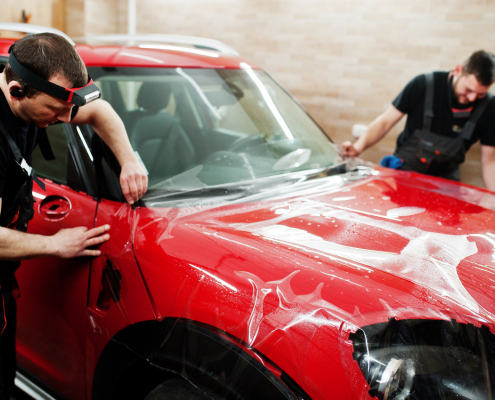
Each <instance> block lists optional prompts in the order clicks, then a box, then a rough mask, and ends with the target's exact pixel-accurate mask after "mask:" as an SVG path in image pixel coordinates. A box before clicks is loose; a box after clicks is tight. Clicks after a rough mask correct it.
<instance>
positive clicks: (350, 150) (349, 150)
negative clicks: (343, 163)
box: [341, 141, 361, 158]
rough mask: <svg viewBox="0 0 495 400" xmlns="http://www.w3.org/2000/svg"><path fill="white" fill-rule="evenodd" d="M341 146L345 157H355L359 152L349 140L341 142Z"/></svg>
mask: <svg viewBox="0 0 495 400" xmlns="http://www.w3.org/2000/svg"><path fill="white" fill-rule="evenodd" d="M341 148H342V156H343V157H346V158H347V157H351V158H354V157H357V156H359V155H360V154H361V152H360V151H358V150H356V148H355V147H354V145H353V144H352V143H351V142H349V141H346V142H344V143H342V147H341Z"/></svg>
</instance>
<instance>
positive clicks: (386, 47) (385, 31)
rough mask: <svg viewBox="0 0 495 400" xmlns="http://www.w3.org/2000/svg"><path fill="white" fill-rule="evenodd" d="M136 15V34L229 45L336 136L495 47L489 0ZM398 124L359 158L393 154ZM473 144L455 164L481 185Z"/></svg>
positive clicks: (210, 4)
mask: <svg viewBox="0 0 495 400" xmlns="http://www.w3.org/2000/svg"><path fill="white" fill-rule="evenodd" d="M87 1H89V0H87ZM92 1H94V0H91V2H92ZM102 2H103V3H104V2H107V3H108V4H111V3H114V2H115V1H114V0H102V1H99V2H98V4H102ZM121 3H122V2H121ZM123 3H126V2H123ZM117 8H118V7H117ZM116 12H117V13H118V15H119V16H118V17H117V21H116V22H112V24H113V26H115V29H116V31H120V32H125V21H126V12H127V9H126V7H125V6H122V5H121V6H120V9H118V10H116ZM137 13H138V15H137V24H138V25H137V32H138V33H177V34H185V35H197V36H205V37H211V38H214V39H218V40H221V41H223V42H225V43H227V44H229V45H231V46H232V47H234V48H235V49H237V50H238V51H239V52H240V53H241V54H242V55H243V56H245V57H247V58H249V59H251V60H252V61H254V62H256V63H258V64H259V65H261V66H263V67H264V68H265V69H266V70H268V72H270V73H271V74H272V75H274V76H275V77H276V78H277V79H278V80H279V81H280V82H281V83H282V84H283V85H284V86H285V87H287V88H288V89H289V90H290V91H291V92H292V93H293V94H294V95H295V96H296V97H297V98H298V99H299V101H300V102H301V103H302V104H303V105H304V106H305V107H306V108H307V109H308V111H309V112H310V113H311V115H312V116H313V117H314V118H315V119H316V120H317V121H318V123H320V125H321V126H322V127H323V128H324V130H325V131H326V132H327V134H328V135H329V136H330V137H331V138H332V139H333V140H334V141H335V142H337V143H341V142H343V141H344V140H347V139H350V138H351V127H352V125H353V124H368V123H369V122H370V121H371V120H373V119H374V118H375V117H376V116H377V115H378V114H379V113H381V112H382V111H383V110H385V108H386V107H387V106H388V105H389V104H390V102H391V101H392V100H393V98H394V97H395V96H396V95H397V94H398V93H399V91H400V90H401V89H402V87H403V86H404V85H405V84H406V83H407V82H408V81H409V80H410V79H411V78H412V77H414V76H415V75H417V74H420V73H422V72H425V71H430V70H435V69H441V70H447V69H452V68H453V67H454V66H455V65H456V63H460V62H462V61H463V60H464V59H465V58H467V57H468V56H469V55H470V54H471V53H472V52H473V51H475V50H478V49H480V48H484V49H487V50H490V51H494V50H495V48H494V47H495V45H494V44H495V40H494V39H495V1H494V0H471V1H469V2H467V1H465V0H414V1H411V0H138V12H137ZM110 20H111V21H114V20H115V18H114V17H113V16H112V17H111V18H110ZM92 29H93V32H92V33H99V32H103V29H106V28H105V27H104V26H103V25H100V26H99V27H97V26H96V25H92ZM403 125H404V121H402V122H401V123H400V124H399V126H398V127H396V128H395V129H394V130H393V131H392V132H391V133H390V134H389V135H388V136H387V137H386V138H385V139H384V140H383V141H382V142H380V143H379V144H378V145H376V146H375V147H373V148H372V149H370V150H368V151H366V152H365V153H364V154H363V158H366V159H368V160H371V161H375V162H377V161H379V160H380V159H381V158H382V157H383V156H384V155H386V154H390V153H392V152H393V150H394V148H395V140H396V137H397V135H398V134H399V133H400V130H401V128H402V126H403ZM479 152H480V150H479V146H475V147H473V149H472V150H471V151H470V152H469V154H468V159H467V161H466V163H465V164H464V165H463V167H462V170H463V180H464V181H465V182H468V183H471V184H474V185H480V186H482V185H483V182H482V179H481V171H480V161H479V160H480V156H479Z"/></svg>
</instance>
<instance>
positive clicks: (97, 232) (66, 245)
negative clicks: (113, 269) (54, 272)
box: [50, 225, 110, 258]
mask: <svg viewBox="0 0 495 400" xmlns="http://www.w3.org/2000/svg"><path fill="white" fill-rule="evenodd" d="M109 229H110V225H103V226H99V227H98V228H93V229H90V230H88V229H87V228H85V227H78V228H72V229H62V230H60V231H58V232H57V233H56V234H55V235H53V236H51V237H50V240H51V241H52V243H53V246H54V248H55V249H56V250H55V252H54V255H56V256H58V257H61V258H73V257H80V256H99V255H100V254H101V251H100V250H90V249H88V247H92V246H96V245H98V244H101V243H103V242H106V241H107V240H108V239H110V235H109V234H105V232H107V231H108V230H109Z"/></svg>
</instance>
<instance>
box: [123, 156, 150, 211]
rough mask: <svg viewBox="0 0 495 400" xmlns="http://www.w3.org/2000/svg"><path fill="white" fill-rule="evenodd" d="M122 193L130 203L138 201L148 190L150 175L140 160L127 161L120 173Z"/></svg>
mask: <svg viewBox="0 0 495 400" xmlns="http://www.w3.org/2000/svg"><path fill="white" fill-rule="evenodd" d="M120 185H121V186H122V193H124V197H125V199H126V201H127V202H128V203H129V204H133V203H134V202H136V201H138V200H139V199H140V198H141V197H143V195H144V194H145V193H146V190H148V176H147V175H146V171H145V170H144V168H143V166H142V165H141V164H140V163H139V162H138V161H127V162H126V163H124V164H123V165H122V171H121V173H120Z"/></svg>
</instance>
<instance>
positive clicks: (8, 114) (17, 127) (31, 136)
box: [0, 90, 38, 214]
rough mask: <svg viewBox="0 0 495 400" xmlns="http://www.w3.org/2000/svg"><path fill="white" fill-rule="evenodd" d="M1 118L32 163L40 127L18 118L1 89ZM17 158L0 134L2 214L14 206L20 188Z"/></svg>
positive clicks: (26, 158) (24, 155)
mask: <svg viewBox="0 0 495 400" xmlns="http://www.w3.org/2000/svg"><path fill="white" fill-rule="evenodd" d="M0 119H1V120H2V122H3V125H4V126H5V128H6V129H7V132H8V133H9V134H10V136H11V137H12V139H13V140H14V142H15V144H16V145H17V147H19V150H20V151H21V154H22V156H23V157H24V159H25V160H26V161H27V162H28V164H31V155H32V153H33V149H34V146H35V143H36V137H37V133H38V128H37V127H35V126H33V125H29V124H27V123H26V122H24V121H22V120H21V119H19V118H17V117H16V116H15V115H14V114H13V113H12V111H11V110H10V107H9V104H8V103H7V100H6V99H5V96H4V95H3V92H2V91H1V90H0ZM14 165H15V158H14V154H13V153H12V150H11V149H10V146H9V143H8V141H7V139H6V138H5V136H4V135H2V134H0V198H1V199H2V214H3V213H4V211H5V210H8V209H10V208H11V207H12V206H13V204H12V203H13V200H14V197H15V195H16V194H17V191H18V190H19V176H18V169H17V168H14Z"/></svg>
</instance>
